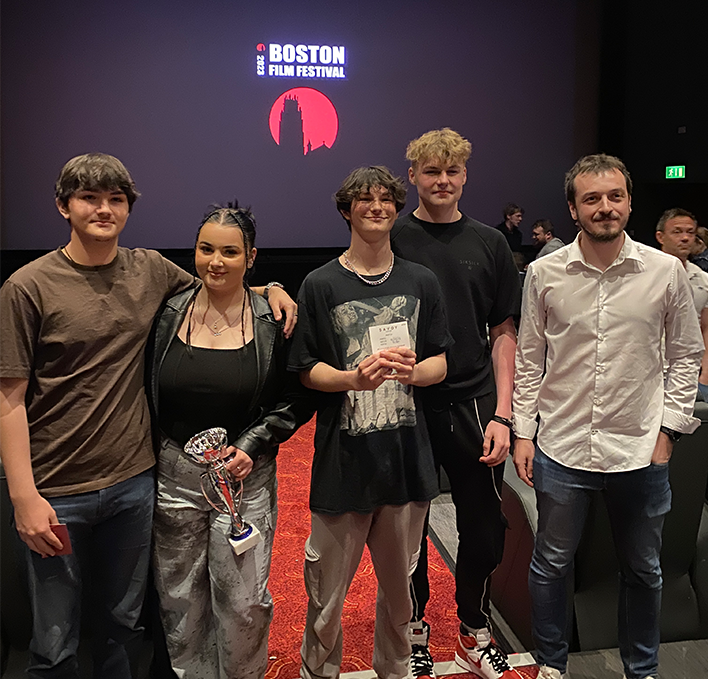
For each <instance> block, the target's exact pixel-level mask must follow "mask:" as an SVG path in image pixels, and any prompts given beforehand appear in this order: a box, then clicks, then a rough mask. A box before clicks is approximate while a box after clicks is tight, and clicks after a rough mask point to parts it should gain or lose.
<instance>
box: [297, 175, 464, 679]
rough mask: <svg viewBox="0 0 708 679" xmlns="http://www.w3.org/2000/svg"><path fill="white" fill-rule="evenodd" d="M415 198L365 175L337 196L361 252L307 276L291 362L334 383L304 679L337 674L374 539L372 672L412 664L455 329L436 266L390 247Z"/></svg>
mask: <svg viewBox="0 0 708 679" xmlns="http://www.w3.org/2000/svg"><path fill="white" fill-rule="evenodd" d="M405 196H406V189H405V186H404V184H403V182H402V181H401V180H400V179H398V178H396V177H394V176H393V175H391V173H390V172H389V170H387V169H386V168H384V167H364V168H359V169H357V170H354V171H353V172H352V173H351V174H350V175H349V176H348V177H347V178H346V179H345V180H344V182H343V184H342V186H341V187H340V189H339V190H338V191H337V194H336V196H335V199H336V202H337V209H338V210H339V211H340V213H341V214H342V216H343V217H344V219H345V220H346V222H347V224H348V225H349V228H350V230H351V242H350V245H349V248H348V249H347V250H346V251H345V252H344V254H342V255H341V256H340V257H338V258H337V259H335V260H332V261H331V262H329V263H328V264H325V265H324V266H323V267H321V268H319V269H317V270H316V271H313V272H312V273H311V274H309V275H308V276H307V278H306V279H305V281H304V282H303V284H302V287H301V289H300V293H299V297H298V299H299V314H300V322H299V323H298V326H297V329H296V332H295V339H294V345H293V349H292V352H291V356H290V363H289V367H290V369H292V370H295V371H297V372H299V373H300V379H301V380H302V382H303V383H304V384H305V385H306V386H307V387H310V388H311V389H316V390H318V391H320V392H322V394H321V395H320V398H319V400H318V409H317V433H316V435H315V455H314V459H313V464H312V484H311V488H310V509H311V511H312V532H311V534H310V537H309V538H308V540H307V544H306V546H305V584H306V588H307V592H308V596H309V601H308V607H307V620H306V623H305V633H304V637H303V641H302V648H301V655H302V667H301V669H300V676H301V677H302V678H303V679H326V678H331V679H334V678H335V677H338V676H339V671H340V665H341V661H342V623H341V617H342V607H343V605H344V599H345V597H346V595H347V591H348V589H349V585H350V584H351V581H352V578H353V576H354V573H355V572H356V569H357V566H358V565H359V561H360V560H361V555H362V552H363V550H364V546H365V545H367V546H368V547H369V551H370V553H371V560H372V562H373V565H374V570H375V572H376V577H377V579H378V595H377V604H376V629H375V633H374V655H373V668H374V670H375V671H376V674H377V676H379V677H386V679H402V678H403V677H405V676H407V674H408V671H409V659H410V654H411V643H410V640H409V635H408V622H409V620H410V619H411V615H412V611H413V605H412V603H411V599H410V593H409V582H410V574H411V572H412V570H413V569H414V568H415V564H416V561H417V559H418V552H419V549H420V541H421V536H422V532H423V524H424V522H425V516H426V512H427V510H428V505H429V503H430V500H431V499H433V498H434V497H435V496H436V495H437V494H438V482H437V476H436V473H435V464H434V462H433V454H432V450H431V446H430V440H429V438H428V432H427V428H426V425H425V417H424V414H423V410H422V403H421V394H420V392H419V389H418V388H419V387H425V386H428V385H431V384H437V383H438V382H440V381H442V380H443V379H444V378H445V374H446V372H447V361H446V357H445V351H446V349H447V348H448V347H449V346H450V345H451V343H452V338H451V337H450V335H449V333H448V329H447V322H446V319H445V311H444V303H443V299H442V292H441V290H440V285H439V284H438V281H437V279H436V278H435V275H434V274H433V273H432V272H431V271H430V270H429V269H427V268H426V267H424V266H422V265H420V264H414V263H413V262H409V261H407V260H404V259H399V258H398V257H394V255H393V253H392V252H391V247H390V241H389V234H390V231H391V228H392V227H393V224H394V222H395V220H396V217H397V214H398V212H399V211H400V210H401V208H402V207H403V205H404V203H405Z"/></svg>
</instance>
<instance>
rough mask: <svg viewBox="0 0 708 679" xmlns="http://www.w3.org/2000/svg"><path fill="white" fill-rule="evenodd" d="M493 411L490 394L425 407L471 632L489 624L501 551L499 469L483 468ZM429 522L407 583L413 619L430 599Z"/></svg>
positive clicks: (462, 613)
mask: <svg viewBox="0 0 708 679" xmlns="http://www.w3.org/2000/svg"><path fill="white" fill-rule="evenodd" d="M495 409H496V395H495V394H494V393H491V394H487V395H485V396H481V397H479V398H476V399H469V400H466V401H462V402H459V403H445V404H440V403H435V404H432V403H426V406H425V415H426V422H427V425H428V432H429V434H430V440H431V443H432V446H433V452H434V454H435V460H436V464H437V465H442V467H443V469H444V470H445V472H446V473H447V475H448V477H449V479H450V486H451V491H452V501H453V503H454V504H455V511H456V518H457V532H458V535H459V547H458V550H457V564H456V567H455V601H456V602H457V615H458V617H459V618H460V620H461V621H462V622H464V623H465V625H467V626H469V627H472V628H474V629H477V628H480V627H485V626H489V625H490V624H491V609H490V604H489V579H490V577H491V574H492V572H493V571H494V569H495V568H496V567H497V566H498V565H499V563H500V562H501V558H502V552H503V550H504V533H505V530H506V525H507V524H506V519H505V518H504V515H503V514H502V511H501V488H502V478H503V475H504V465H503V464H500V465H497V466H496V467H488V466H487V465H486V464H484V463H482V462H480V461H479V458H480V457H481V456H482V443H483V441H484V429H485V428H486V426H487V424H488V423H489V420H490V419H491V417H492V415H494V411H495ZM427 535H428V521H427V518H426V522H425V530H424V532H423V541H422V544H421V552H420V559H419V560H418V567H417V568H416V570H415V572H414V573H413V577H412V579H411V598H412V599H413V620H414V621H417V620H421V619H422V618H423V616H424V615H425V606H426V604H427V603H428V599H429V598H430V587H429V583H428V548H427Z"/></svg>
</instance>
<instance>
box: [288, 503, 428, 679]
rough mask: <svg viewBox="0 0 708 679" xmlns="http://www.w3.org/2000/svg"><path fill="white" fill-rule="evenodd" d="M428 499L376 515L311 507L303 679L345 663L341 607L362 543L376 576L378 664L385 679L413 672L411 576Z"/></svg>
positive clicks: (331, 672) (328, 674) (326, 677)
mask: <svg viewBox="0 0 708 679" xmlns="http://www.w3.org/2000/svg"><path fill="white" fill-rule="evenodd" d="M428 504H429V503H428V502H409V503H408V504H405V505H400V506H394V505H385V506H383V507H378V508H377V509H376V510H375V511H374V512H373V513H372V514H357V513H354V512H349V513H346V514H339V515H328V514H318V513H314V512H313V513H312V533H311V534H310V537H309V538H308V540H307V543H306V545H305V586H306V588H307V594H308V597H309V602H308V606H307V622H306V625H305V634H304V636H303V640H302V648H301V650H300V654H301V656H302V667H301V669H300V676H301V677H302V678H303V679H334V678H336V677H338V676H339V671H340V665H341V663H342V608H343V606H344V599H345V597H346V595H347V591H348V590H349V586H350V585H351V582H352V578H353V577H354V575H355V573H356V570H357V567H358V566H359V562H360V561H361V555H362V553H363V551H364V545H368V547H369V551H370V552H371V561H372V562H373V565H374V570H375V571H376V577H377V579H378V593H377V596H376V627H375V631H374V657H373V668H374V670H375V671H376V674H377V676H378V677H379V678H380V679H401V678H402V677H405V676H406V674H407V673H408V661H409V659H410V654H411V646H410V642H409V640H408V623H409V621H410V619H411V615H412V613H413V606H412V604H411V597H410V590H409V582H410V575H411V574H412V572H413V571H414V570H415V566H416V563H417V561H418V553H419V551H420V540H421V536H422V534H423V523H424V521H425V514H426V512H427V511H428Z"/></svg>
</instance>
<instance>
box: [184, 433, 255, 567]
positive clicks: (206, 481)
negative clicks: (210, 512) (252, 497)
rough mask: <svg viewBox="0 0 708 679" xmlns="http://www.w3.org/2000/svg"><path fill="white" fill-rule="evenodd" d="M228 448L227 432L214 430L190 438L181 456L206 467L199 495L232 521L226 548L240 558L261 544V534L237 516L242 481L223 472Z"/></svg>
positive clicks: (226, 471) (225, 469)
mask: <svg viewBox="0 0 708 679" xmlns="http://www.w3.org/2000/svg"><path fill="white" fill-rule="evenodd" d="M226 444H227V433H226V429H223V428H222V427H214V428H212V429H206V430H205V431H202V432H200V433H199V434H196V435H194V436H192V438H191V439H189V441H187V443H186V444H185V446H184V452H185V453H186V454H187V455H188V456H189V457H190V458H191V459H192V460H194V461H195V462H198V463H199V464H204V465H208V468H207V470H206V471H205V472H204V473H203V474H202V476H201V486H202V493H203V494H204V497H205V498H206V500H207V502H208V503H209V504H210V505H211V506H212V507H213V508H214V509H216V511H218V512H221V513H222V514H228V515H229V516H230V517H231V531H230V533H229V536H228V541H229V544H230V545H231V548H232V549H233V550H234V553H235V554H236V555H241V554H243V553H244V552H246V551H247V550H249V549H250V548H251V547H253V546H255V545H257V544H258V543H259V542H260V541H261V539H262V538H261V534H260V531H259V530H258V529H257V528H256V527H255V526H253V525H251V524H250V523H248V522H247V521H244V519H243V517H242V516H241V515H240V514H239V509H240V507H241V498H242V495H243V481H237V480H236V479H235V478H234V476H233V475H232V474H231V472H230V471H229V470H228V469H227V468H226V463H227V462H228V461H229V459H230V458H228V457H224V451H225V449H226Z"/></svg>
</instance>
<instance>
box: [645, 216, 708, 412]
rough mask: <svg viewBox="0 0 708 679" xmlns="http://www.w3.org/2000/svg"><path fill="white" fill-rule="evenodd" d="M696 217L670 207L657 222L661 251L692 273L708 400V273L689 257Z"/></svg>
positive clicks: (701, 389) (702, 384)
mask: <svg viewBox="0 0 708 679" xmlns="http://www.w3.org/2000/svg"><path fill="white" fill-rule="evenodd" d="M696 226H697V225H696V218H695V217H694V216H693V215H692V214H691V213H690V212H689V211H688V210H683V209H682V208H672V209H670V210H666V212H664V214H662V215H661V217H660V218H659V221H658V222H657V225H656V240H657V241H658V242H659V245H661V251H662V252H666V253H667V254H669V255H673V256H674V257H678V258H679V260H681V264H683V266H684V268H685V269H686V273H687V274H688V281H689V283H690V284H691V291H692V292H693V304H694V306H695V308H696V313H697V314H698V321H699V323H700V326H701V334H702V335H703V342H704V344H705V351H704V353H703V361H702V362H701V372H700V375H699V377H698V393H699V395H700V398H701V399H702V400H703V401H708V273H706V272H705V271H703V270H701V269H700V267H698V266H697V265H696V264H694V263H693V262H690V261H689V259H688V257H689V255H690V254H691V251H692V250H693V247H694V245H695V242H696Z"/></svg>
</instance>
